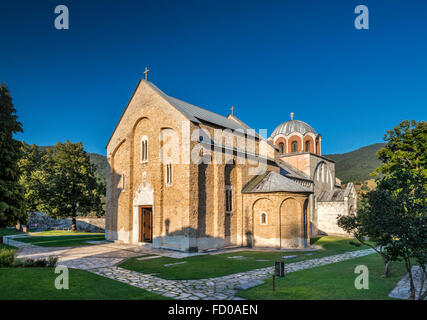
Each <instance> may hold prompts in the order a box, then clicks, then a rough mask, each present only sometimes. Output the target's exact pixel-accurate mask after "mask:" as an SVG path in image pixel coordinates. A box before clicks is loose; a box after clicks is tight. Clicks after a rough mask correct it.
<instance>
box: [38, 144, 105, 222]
mask: <svg viewBox="0 0 427 320" xmlns="http://www.w3.org/2000/svg"><path fill="white" fill-rule="evenodd" d="M42 161H43V162H44V163H45V165H44V169H43V170H44V178H43V179H44V180H42V184H44V185H45V188H44V189H43V193H42V195H41V197H42V201H41V202H42V203H41V204H39V205H38V208H41V207H42V208H43V209H44V210H45V211H47V212H48V214H49V215H51V216H53V217H55V218H65V217H71V219H72V230H76V216H77V215H78V214H81V215H85V214H87V213H89V212H96V213H97V214H98V215H101V214H102V213H103V206H102V200H101V196H102V195H103V194H104V193H105V185H104V184H103V183H101V182H99V181H98V180H97V178H96V174H95V171H96V167H95V165H93V164H91V163H90V160H89V155H88V154H87V152H86V151H84V149H83V145H82V143H70V142H69V141H68V140H67V141H66V142H65V143H61V142H58V143H57V144H56V145H55V147H54V148H53V149H51V150H48V151H47V153H46V154H45V155H43V156H42ZM43 181H44V182H43Z"/></svg>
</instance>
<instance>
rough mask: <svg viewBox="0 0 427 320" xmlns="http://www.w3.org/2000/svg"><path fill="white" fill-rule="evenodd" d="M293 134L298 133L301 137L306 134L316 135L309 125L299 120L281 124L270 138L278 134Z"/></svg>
mask: <svg viewBox="0 0 427 320" xmlns="http://www.w3.org/2000/svg"><path fill="white" fill-rule="evenodd" d="M294 132H299V133H301V134H302V135H305V134H306V133H307V132H311V133H314V134H316V131H314V129H313V128H312V127H311V126H310V125H309V124H307V123H305V122H303V121H299V120H289V121H286V122H283V123H282V124H281V125H279V126H278V127H277V128H276V129H274V131H273V133H272V134H271V138H274V137H275V136H277V135H278V134H283V135H284V136H287V135H289V134H290V133H294Z"/></svg>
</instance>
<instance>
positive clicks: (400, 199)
mask: <svg viewBox="0 0 427 320" xmlns="http://www.w3.org/2000/svg"><path fill="white" fill-rule="evenodd" d="M384 140H385V141H386V142H387V144H386V145H385V146H384V147H383V148H382V149H380V150H379V151H378V153H377V155H378V157H379V159H380V160H381V161H382V162H383V164H382V165H381V166H380V167H378V168H377V169H376V170H375V171H374V174H377V175H379V174H380V175H381V177H380V178H377V188H376V190H373V191H370V192H368V193H367V194H366V197H365V202H364V204H365V206H363V207H362V208H361V209H360V210H359V212H358V216H357V217H356V216H350V217H347V218H346V217H339V222H338V223H339V224H340V225H341V226H342V227H343V228H344V229H346V230H349V231H351V232H352V233H353V234H355V235H358V236H368V237H369V238H370V239H371V240H373V241H374V242H375V245H376V246H378V247H379V248H380V249H381V255H382V257H383V259H384V261H386V262H390V261H404V263H405V267H406V270H407V271H408V274H409V279H410V288H411V289H410V299H415V297H416V292H415V284H414V278H413V273H412V265H413V264H414V263H415V264H417V265H418V266H419V267H420V270H421V275H422V276H421V288H420V290H419V292H418V299H424V298H425V297H426V296H427V290H426V291H423V287H424V281H425V278H426V277H427V274H426V262H427V261H426V251H427V250H426V241H427V239H426V232H427V228H426V226H427V205H426V202H427V183H426V182H427V180H426V178H427V172H426V155H427V123H426V122H424V121H420V122H416V121H411V122H410V121H403V122H402V123H400V124H399V126H397V127H396V128H394V129H393V130H390V131H388V132H387V134H386V135H385V137H384Z"/></svg>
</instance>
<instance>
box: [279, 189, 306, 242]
mask: <svg viewBox="0 0 427 320" xmlns="http://www.w3.org/2000/svg"><path fill="white" fill-rule="evenodd" d="M279 212H280V213H279V226H280V247H281V248H290V247H300V246H301V245H302V237H303V226H302V225H301V224H302V221H301V218H302V208H301V204H300V203H299V201H298V200H296V199H295V198H293V197H288V198H286V199H284V200H283V201H282V203H281V204H280V210H279Z"/></svg>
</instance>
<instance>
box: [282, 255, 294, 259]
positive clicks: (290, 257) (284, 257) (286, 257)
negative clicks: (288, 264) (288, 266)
mask: <svg viewBox="0 0 427 320" xmlns="http://www.w3.org/2000/svg"><path fill="white" fill-rule="evenodd" d="M295 258H298V256H297V255H294V256H283V257H282V259H285V260H290V259H295Z"/></svg>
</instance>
